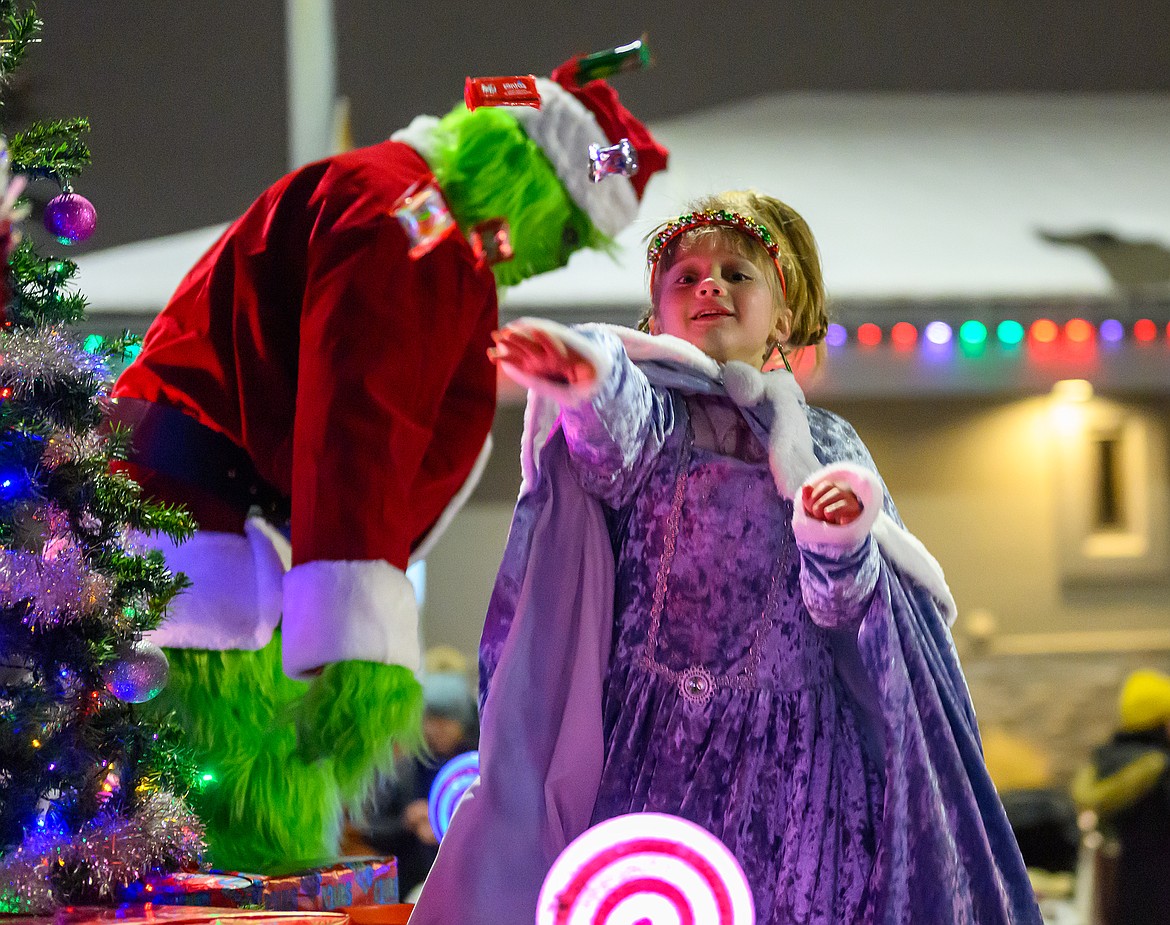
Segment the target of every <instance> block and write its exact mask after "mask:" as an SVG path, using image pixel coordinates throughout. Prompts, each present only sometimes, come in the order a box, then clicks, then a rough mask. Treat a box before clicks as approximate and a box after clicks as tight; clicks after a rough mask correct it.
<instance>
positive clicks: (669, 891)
mask: <svg viewBox="0 0 1170 925" xmlns="http://www.w3.org/2000/svg"><path fill="white" fill-rule="evenodd" d="M601 922H613V923H616V922H629V923H637V925H641V923H652V922H695V923H702V925H751V923H753V922H755V908H754V905H753V903H752V893H751V889H750V888H749V887H748V883H747V878H746V877H745V876H744V873H743V869H742V868H741V867H740V866H739V863H738V862H737V861H736V859H735V857H734V856H733V855H732V853H731V852H730V851H728V850H727V848H726V847H725V846H724V844H723V842H721V841H720V840H719V839H717V838H715V837H714V836H713V835H711V834H710V833H708V832H706V831H704V830H703V829H701V828H699V826H697V825H695V824H694V823H692V822H687V821H686V820H684V819H679V818H678V817H676V816H668V815H665V814H663V813H631V814H629V815H625V816H617V817H616V818H613V819H607V820H606V821H604V822H601V823H599V824H597V825H595V826H593V828H591V829H588V830H586V831H585V832H584V833H582V834H581V835H579V836H578V837H577V838H575V839H574V840H573V841H572V842H570V843H569V845H568V847H566V848H565V850H564V851H562V852H561V854H560V856H559V857H558V858H557V859H556V861H554V862H553V865H552V868H551V869H550V870H549V872H548V876H547V877H545V880H544V885H543V886H542V887H541V889H540V896H539V898H538V899H537V903H536V925H593V923H601Z"/></svg>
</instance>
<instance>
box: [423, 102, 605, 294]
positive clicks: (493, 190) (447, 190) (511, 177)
mask: <svg viewBox="0 0 1170 925" xmlns="http://www.w3.org/2000/svg"><path fill="white" fill-rule="evenodd" d="M434 142H435V145H434V148H433V150H432V151H431V152H430V154H429V155H428V160H429V166H430V168H431V170H432V171H433V172H434V174H435V178H436V179H437V180H438V181H439V186H440V188H441V189H442V190H443V197H444V198H445V199H446V200H447V204H448V205H449V206H450V207H451V211H452V213H454V215H455V220H456V221H457V222H458V223H459V227H460V228H461V229H463V231H464V232H465V233H466V232H468V231H470V229H471V228H473V227H474V226H475V225H477V224H479V223H480V222H482V221H486V220H487V219H492V218H506V219H507V220H508V228H509V240H510V242H511V245H512V250H513V253H514V256H513V257H512V259H511V260H507V261H504V262H502V263H497V264H495V265H494V266H493V267H492V270H493V272H494V273H495V275H496V282H497V283H498V284H499V285H501V286H511V285H514V284H515V283H518V282H520V281H521V280H523V279H527V278H528V277H529V276H535V275H536V274H537V273H544V272H546V271H548V270H555V269H556V268H557V267H562V266H564V265H565V264H566V263H568V261H569V256H570V255H571V254H572V253H573V251H575V250H578V249H580V248H582V247H592V248H596V249H599V250H609V249H611V248H612V247H613V242H612V241H611V240H610V239H609V238H607V237H606V236H605V235H603V234H602V233H601V232H600V231H598V230H597V228H595V227H594V225H593V223H592V222H591V221H590V220H589V216H587V215H586V214H585V213H584V212H583V211H582V210H581V209H580V207H579V206H577V204H576V203H574V202H573V200H572V199H571V198H570V197H569V194H568V193H567V192H566V191H565V188H564V186H562V185H561V181H560V180H558V179H557V175H556V171H555V170H554V169H553V166H552V164H551V163H550V162H549V159H548V158H547V157H546V156H545V154H544V152H543V151H541V150H540V147H539V146H538V145H537V144H536V143H535V142H534V141H532V139H530V138H529V137H528V136H527V135H526V134H524V130H523V129H521V128H520V124H519V123H518V122H517V121H516V119H515V118H514V117H513V116H511V115H509V114H508V113H507V112H504V111H503V110H500V109H496V108H492V107H482V108H480V109H475V110H472V111H470V112H469V111H468V110H467V109H466V108H465V107H463V106H457V107H456V108H455V109H453V110H452V111H451V112H449V113H448V114H447V115H446V116H444V117H443V118H442V119H440V120H439V124H438V126H437V127H436V129H435V136H434ZM581 169H582V170H584V169H585V162H584V154H582V165H581Z"/></svg>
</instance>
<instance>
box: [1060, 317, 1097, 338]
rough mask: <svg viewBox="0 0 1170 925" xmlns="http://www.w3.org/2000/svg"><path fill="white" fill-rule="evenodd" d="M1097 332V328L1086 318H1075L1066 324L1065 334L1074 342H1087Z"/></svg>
mask: <svg viewBox="0 0 1170 925" xmlns="http://www.w3.org/2000/svg"><path fill="white" fill-rule="evenodd" d="M1096 333H1097V329H1096V328H1094V327H1093V326H1092V325H1091V324H1089V322H1087V321H1086V320H1085V319H1084V318H1073V319H1072V320H1071V321H1069V322H1068V323H1067V324H1066V325H1065V326H1064V336H1065V337H1066V338H1067V339H1068V340H1070V341H1072V342H1073V343H1074V344H1084V343H1087V342H1088V341H1091V340H1092V339H1093V335H1094V334H1096Z"/></svg>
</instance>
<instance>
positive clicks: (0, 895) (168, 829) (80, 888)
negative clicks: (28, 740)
mask: <svg viewBox="0 0 1170 925" xmlns="http://www.w3.org/2000/svg"><path fill="white" fill-rule="evenodd" d="M202 852H203V826H202V825H201V823H200V822H199V820H198V819H196V817H195V815H194V814H193V813H192V812H191V811H190V810H189V809H187V807H186V805H185V804H184V803H183V801H182V800H180V799H178V798H177V797H176V796H174V795H173V794H170V793H162V792H158V793H153V794H150V795H149V796H147V797H146V798H145V799H144V800H143V801H142V803H141V804H140V806H139V808H138V810H137V811H136V812H135V813H134V814H133V815H131V816H123V815H118V814H116V813H112V812H111V813H105V812H104V813H100V814H99V815H97V816H95V817H94V818H93V819H92V820H91V821H90V822H89V823H88V824H87V825H86V826H84V827H83V828H82V829H81V831H79V832H78V833H77V834H75V835H57V834H48V833H46V834H30V835H28V836H26V838H25V840H24V841H23V842H22V843H21V845H20V846H19V847H18V848H16V849H15V850H14V851H13V852H12V853H11V854H9V855H7V856H6V857H3V858H0V913H22V914H29V913H31V914H45V913H49V912H52V911H53V910H54V909H55V908H56V907H58V906H60V905H66V904H77V903H91V902H111V901H115V900H116V899H117V898H118V893H119V891H121V890H122V889H124V888H125V887H127V886H129V885H130V884H132V883H135V882H137V881H139V880H142V879H143V878H144V877H145V876H146V875H147V874H149V873H151V872H152V871H155V870H158V869H160V868H165V869H168V870H173V869H175V868H176V867H178V868H188V869H193V868H195V867H197V866H198V864H199V861H200V859H201V856H202Z"/></svg>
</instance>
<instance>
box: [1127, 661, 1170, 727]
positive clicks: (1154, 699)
mask: <svg viewBox="0 0 1170 925" xmlns="http://www.w3.org/2000/svg"><path fill="white" fill-rule="evenodd" d="M1118 706H1119V708H1120V713H1121V728H1122V729H1123V730H1125V731H1126V732H1141V731H1143V730H1146V729H1153V728H1155V727H1157V726H1161V725H1164V724H1165V723H1167V722H1170V677H1167V676H1166V675H1164V674H1162V673H1161V672H1158V671H1150V670H1148V669H1142V670H1140V671H1135V672H1134V673H1133V674H1131V675H1130V676H1129V677H1128V678H1126V679H1125V684H1124V685H1122V688H1121V698H1120V703H1119V704H1118Z"/></svg>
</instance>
